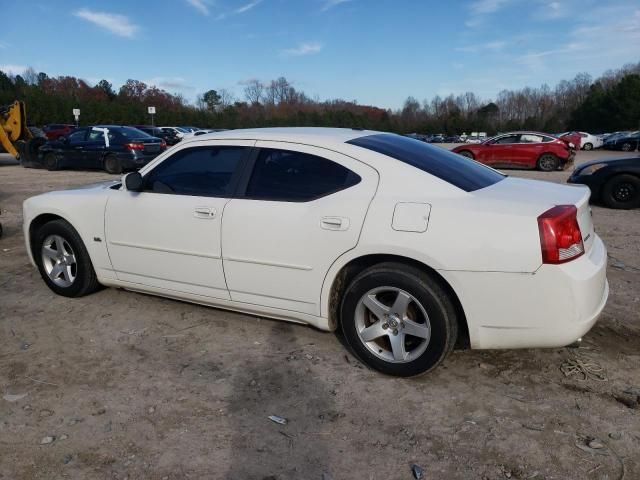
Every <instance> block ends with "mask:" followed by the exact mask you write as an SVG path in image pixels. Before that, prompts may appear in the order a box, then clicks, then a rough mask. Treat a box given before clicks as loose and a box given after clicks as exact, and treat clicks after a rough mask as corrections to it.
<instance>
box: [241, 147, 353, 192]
mask: <svg viewBox="0 0 640 480" xmlns="http://www.w3.org/2000/svg"><path fill="white" fill-rule="evenodd" d="M360 180H361V179H360V176H358V175H357V174H356V173H354V172H352V171H351V170H349V169H348V168H345V167H343V166H342V165H340V164H338V163H336V162H332V161H331V160H327V159H326V158H322V157H318V156H316V155H310V154H308V153H302V152H294V151H290V150H276V149H270V148H263V149H261V150H260V153H259V155H258V158H257V160H256V163H255V166H254V168H253V173H252V174H251V179H250V180H249V184H248V186H247V191H246V196H247V197H248V198H254V199H260V200H274V201H284V202H307V201H310V200H314V199H317V198H320V197H324V196H326V195H330V194H332V193H335V192H338V191H340V190H344V189H345V188H349V187H351V186H353V185H356V184H357V183H359V182H360Z"/></svg>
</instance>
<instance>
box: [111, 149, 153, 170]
mask: <svg viewBox="0 0 640 480" xmlns="http://www.w3.org/2000/svg"><path fill="white" fill-rule="evenodd" d="M161 153H162V152H157V153H139V152H136V153H135V155H131V154H129V153H126V154H122V155H119V158H120V162H121V165H122V168H123V169H125V170H137V169H138V168H142V167H144V166H145V165H146V164H147V163H149V162H150V161H151V160H153V159H154V158H156V157H157V156H158V155H160V154H161Z"/></svg>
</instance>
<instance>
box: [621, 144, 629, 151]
mask: <svg viewBox="0 0 640 480" xmlns="http://www.w3.org/2000/svg"><path fill="white" fill-rule="evenodd" d="M620 148H622V151H623V152H630V151H631V144H630V143H629V142H627V143H623V144H622V147H620Z"/></svg>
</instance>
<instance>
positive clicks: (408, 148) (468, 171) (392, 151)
mask: <svg viewBox="0 0 640 480" xmlns="http://www.w3.org/2000/svg"><path fill="white" fill-rule="evenodd" d="M347 143H350V144H352V145H357V146H359V147H362V148H366V149H368V150H373V151H374V152H378V153H381V154H383V155H387V156H389V157H391V158H395V159H396V160H400V161H401V162H404V163H408V164H409V165H412V166H414V167H416V168H418V169H420V170H422V171H424V172H427V173H429V174H431V175H433V176H435V177H438V178H440V179H442V180H444V181H445V182H448V183H450V184H452V185H455V186H456V187H458V188H460V189H462V190H465V191H467V192H472V191H474V190H478V189H480V188H484V187H488V186H489V185H493V184H494V183H497V182H499V181H500V180H502V179H503V178H505V177H504V175H502V174H500V173H498V172H496V171H495V170H493V169H491V168H489V167H486V166H484V165H482V164H481V163H478V162H476V161H474V160H471V159H469V158H466V157H463V156H462V155H458V154H456V153H453V152H450V151H449V150H445V149H444V148H440V147H435V146H433V145H429V144H428V143H424V142H420V141H418V140H413V139H412V138H406V137H402V136H400V135H394V134H391V133H381V134H377V135H369V136H366V137H360V138H356V139H353V140H350V141H348V142H347Z"/></svg>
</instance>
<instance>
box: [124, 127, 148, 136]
mask: <svg viewBox="0 0 640 480" xmlns="http://www.w3.org/2000/svg"><path fill="white" fill-rule="evenodd" d="M116 131H117V132H118V133H119V134H120V135H122V136H123V137H126V138H146V137H150V136H151V135H149V134H148V133H145V132H143V131H142V130H138V129H137V128H133V127H120V128H118V129H117V130H116Z"/></svg>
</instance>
